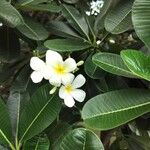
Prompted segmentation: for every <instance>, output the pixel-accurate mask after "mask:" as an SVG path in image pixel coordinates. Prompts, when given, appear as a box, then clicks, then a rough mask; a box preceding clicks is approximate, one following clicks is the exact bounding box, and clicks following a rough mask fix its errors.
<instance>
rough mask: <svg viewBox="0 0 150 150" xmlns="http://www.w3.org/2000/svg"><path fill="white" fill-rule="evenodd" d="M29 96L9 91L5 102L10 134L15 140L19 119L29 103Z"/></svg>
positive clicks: (24, 93)
mask: <svg viewBox="0 0 150 150" xmlns="http://www.w3.org/2000/svg"><path fill="white" fill-rule="evenodd" d="M29 98H30V97H29V95H28V93H27V92H20V91H13V90H12V91H10V95H9V97H8V100H7V108H8V112H9V116H10V121H11V126H12V133H13V136H14V137H15V138H17V137H18V126H19V119H20V115H21V112H22V111H23V108H24V107H25V106H26V104H27V102H28V101H29Z"/></svg>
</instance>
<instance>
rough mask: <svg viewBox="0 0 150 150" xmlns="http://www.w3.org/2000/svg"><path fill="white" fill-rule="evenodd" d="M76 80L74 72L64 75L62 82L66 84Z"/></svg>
mask: <svg viewBox="0 0 150 150" xmlns="http://www.w3.org/2000/svg"><path fill="white" fill-rule="evenodd" d="M73 80H74V75H73V74H72V73H67V74H65V75H64V76H63V77H62V83H63V84H64V85H67V84H71V83H72V81H73Z"/></svg>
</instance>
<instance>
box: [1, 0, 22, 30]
mask: <svg viewBox="0 0 150 150" xmlns="http://www.w3.org/2000/svg"><path fill="white" fill-rule="evenodd" d="M0 18H1V19H2V20H3V21H4V22H6V23H8V24H9V25H10V26H11V27H16V26H18V25H21V24H23V23H24V21H23V18H22V16H21V15H20V13H19V12H18V11H17V10H16V9H15V8H14V7H13V6H12V5H11V4H10V3H9V2H7V1H6V0H1V1H0Z"/></svg>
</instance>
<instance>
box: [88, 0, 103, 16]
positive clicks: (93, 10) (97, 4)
mask: <svg viewBox="0 0 150 150" xmlns="http://www.w3.org/2000/svg"><path fill="white" fill-rule="evenodd" d="M103 5H104V1H103V0H97V1H94V0H93V1H92V2H91V3H90V11H87V12H88V13H87V12H86V14H87V15H88V16H90V15H95V16H97V15H98V14H99V13H100V9H101V8H102V7H103Z"/></svg>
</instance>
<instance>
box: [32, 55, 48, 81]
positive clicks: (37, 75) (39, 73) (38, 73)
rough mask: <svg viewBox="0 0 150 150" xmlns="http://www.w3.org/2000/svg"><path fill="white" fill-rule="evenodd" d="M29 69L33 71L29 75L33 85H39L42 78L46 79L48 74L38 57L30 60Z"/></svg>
mask: <svg viewBox="0 0 150 150" xmlns="http://www.w3.org/2000/svg"><path fill="white" fill-rule="evenodd" d="M30 67H31V68H32V69H33V70H34V71H33V72H32V74H31V79H32V81H33V82H34V83H39V82H41V81H42V79H43V78H45V79H48V78H47V76H48V74H49V72H48V70H47V68H46V64H45V63H44V61H43V60H41V59H39V58H38V57H32V58H31V60H30Z"/></svg>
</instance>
